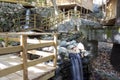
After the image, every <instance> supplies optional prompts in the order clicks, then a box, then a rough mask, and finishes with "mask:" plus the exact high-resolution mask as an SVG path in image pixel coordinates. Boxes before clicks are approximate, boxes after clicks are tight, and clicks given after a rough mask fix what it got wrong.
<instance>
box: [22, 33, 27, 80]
mask: <svg viewBox="0 0 120 80" xmlns="http://www.w3.org/2000/svg"><path fill="white" fill-rule="evenodd" d="M20 39H21V40H20V41H21V43H20V44H21V46H22V49H23V51H22V52H21V54H22V58H23V80H28V70H27V36H26V35H21V38H20Z"/></svg>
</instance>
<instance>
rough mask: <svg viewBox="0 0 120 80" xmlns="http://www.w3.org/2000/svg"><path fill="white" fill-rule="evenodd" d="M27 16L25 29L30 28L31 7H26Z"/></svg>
mask: <svg viewBox="0 0 120 80" xmlns="http://www.w3.org/2000/svg"><path fill="white" fill-rule="evenodd" d="M25 16H26V18H25V20H26V22H25V26H24V29H26V28H29V25H30V9H26V14H25Z"/></svg>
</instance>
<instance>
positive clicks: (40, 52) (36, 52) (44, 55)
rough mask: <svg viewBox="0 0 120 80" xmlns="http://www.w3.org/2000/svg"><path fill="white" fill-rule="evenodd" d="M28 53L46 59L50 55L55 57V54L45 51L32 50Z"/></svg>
mask: <svg viewBox="0 0 120 80" xmlns="http://www.w3.org/2000/svg"><path fill="white" fill-rule="evenodd" d="M28 53H30V54H36V55H40V56H42V57H46V56H49V55H53V53H50V52H45V51H38V50H30V51H28Z"/></svg>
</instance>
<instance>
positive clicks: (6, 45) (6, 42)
mask: <svg viewBox="0 0 120 80" xmlns="http://www.w3.org/2000/svg"><path fill="white" fill-rule="evenodd" d="M4 47H8V33H6V36H5V45H4Z"/></svg>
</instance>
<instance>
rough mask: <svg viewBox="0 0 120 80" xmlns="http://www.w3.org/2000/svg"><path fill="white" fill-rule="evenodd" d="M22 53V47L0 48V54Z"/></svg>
mask: <svg viewBox="0 0 120 80" xmlns="http://www.w3.org/2000/svg"><path fill="white" fill-rule="evenodd" d="M20 51H22V46H12V47H6V48H0V54H6V53H14V52H20Z"/></svg>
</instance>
